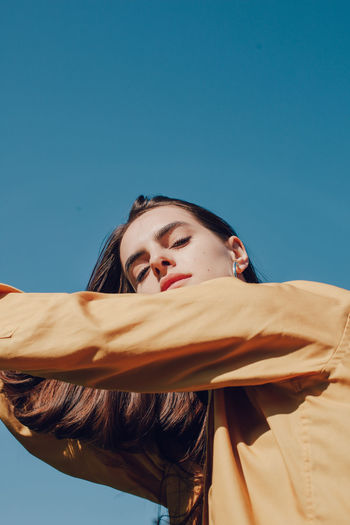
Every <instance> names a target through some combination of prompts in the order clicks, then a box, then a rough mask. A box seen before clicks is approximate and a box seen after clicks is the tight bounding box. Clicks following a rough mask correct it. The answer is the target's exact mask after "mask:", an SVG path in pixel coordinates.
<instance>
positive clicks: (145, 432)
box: [1, 195, 259, 523]
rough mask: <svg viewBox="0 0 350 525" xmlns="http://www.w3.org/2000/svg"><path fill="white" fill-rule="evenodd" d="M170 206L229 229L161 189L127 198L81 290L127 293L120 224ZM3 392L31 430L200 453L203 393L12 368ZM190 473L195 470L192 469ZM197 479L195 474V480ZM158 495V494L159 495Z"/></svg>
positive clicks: (199, 458)
mask: <svg viewBox="0 0 350 525" xmlns="http://www.w3.org/2000/svg"><path fill="white" fill-rule="evenodd" d="M165 205H173V206H178V207H181V208H183V209H185V210H187V211H188V212H190V213H191V214H192V215H193V216H194V217H195V218H196V219H197V220H198V221H199V222H200V223H202V224H203V225H204V226H205V227H206V228H208V229H209V230H211V231H212V232H214V233H215V234H217V235H218V236H219V237H220V238H221V239H223V240H226V239H228V238H229V237H230V236H231V235H236V232H235V231H234V230H233V228H231V226H230V225H229V224H228V223H227V222H226V221H224V220H223V219H221V218H220V217H218V216H217V215H215V214H213V213H212V212H210V211H208V210H206V209H205V208H202V207H201V206H198V205H196V204H193V203H190V202H187V201H183V200H180V199H171V198H168V197H164V196H156V197H153V198H145V197H144V196H142V195H141V196H139V197H138V198H137V199H136V201H135V202H134V204H133V206H132V208H131V211H130V213H129V217H128V220H127V222H126V223H125V224H123V225H121V226H118V227H117V228H116V229H115V230H114V231H113V233H112V234H111V235H110V237H109V238H108V239H107V241H106V243H105V245H104V247H103V249H102V251H101V254H100V256H99V258H98V260H97V263H96V265H95V267H94V269H93V272H92V275H91V277H90V280H89V283H88V286H87V290H90V291H96V292H104V293H134V290H133V288H132V286H131V285H130V283H129V282H128V280H127V279H126V277H125V275H124V272H123V268H122V265H121V262H120V256H119V249H120V243H121V240H122V237H123V235H124V233H125V231H126V229H127V227H128V226H129V225H130V224H131V223H132V222H133V221H134V220H135V219H136V218H138V217H139V216H140V215H142V214H143V213H145V212H146V211H148V210H151V209H153V208H156V207H158V206H165ZM243 276H244V277H245V280H246V281H247V282H255V283H256V282H259V279H258V277H257V275H256V272H255V270H254V267H253V265H252V264H251V263H249V266H248V267H247V268H246V270H245V271H244V272H243ZM1 378H2V379H3V381H4V392H5V393H6V395H7V397H8V398H9V399H10V401H11V402H12V404H13V406H14V411H15V416H16V417H17V419H18V420H19V421H20V422H21V423H23V424H24V425H26V426H28V427H29V428H30V429H32V430H34V431H36V432H43V433H53V434H54V435H55V436H56V437H57V438H58V439H60V438H73V439H80V440H83V441H86V442H88V443H90V444H92V445H95V446H96V447H99V448H102V449H107V450H111V451H120V450H127V451H129V452H133V451H135V452H139V451H143V450H145V449H147V447H148V445H149V446H150V444H151V443H152V446H154V445H156V447H157V448H158V451H159V454H160V455H161V456H162V457H163V458H164V459H166V460H168V461H169V462H172V463H176V464H177V465H179V466H180V467H181V466H183V472H184V475H186V476H188V475H193V476H194V473H190V472H188V470H187V467H186V465H188V464H191V465H194V464H195V465H197V467H198V468H199V471H200V469H201V468H202V467H203V465H204V458H205V422H206V414H207V395H206V392H197V393H195V392H182V393H178V392H168V393H162V394H142V393H133V392H120V391H107V390H98V389H93V388H87V387H82V386H77V385H72V384H69V383H65V382H62V381H58V380H53V379H42V378H38V377H32V376H29V375H26V374H20V373H17V372H10V371H7V372H2V373H1ZM197 473H198V469H197ZM199 482H200V480H199ZM159 500H160V501H162V500H163V495H162V494H160V495H159ZM201 505H202V497H199V498H198V499H197V501H196V503H195V506H194V507H193V508H192V510H191V511H190V512H189V514H187V515H186V516H184V521H183V523H188V522H189V520H191V522H192V523H199V522H200V510H201Z"/></svg>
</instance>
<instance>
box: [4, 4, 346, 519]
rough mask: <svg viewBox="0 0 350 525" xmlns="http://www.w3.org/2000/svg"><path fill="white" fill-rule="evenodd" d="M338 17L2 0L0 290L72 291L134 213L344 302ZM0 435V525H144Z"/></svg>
mask: <svg viewBox="0 0 350 525" xmlns="http://www.w3.org/2000/svg"><path fill="white" fill-rule="evenodd" d="M349 15H350V7H349V2H346V1H337V0H334V1H332V2H330V1H323V0H302V1H301V0H295V1H293V2H281V1H272V0H266V1H264V2H261V1H258V0H255V1H254V0H251V1H249V0H239V1H238V0H237V1H233V0H232V1H220V0H215V1H206V0H202V1H199V0H198V1H193V0H186V1H183V0H181V1H179V0H176V1H172V0H169V1H166V2H165V1H153V0H148V1H140V0H132V1H131V0H129V1H127V0H124V1H117V0H115V1H105V0H99V1H97V0H95V1H91V0H69V1H68V0H56V1H51V2H47V1H44V0H41V1H39V0H35V1H32V2H27V1H24V0H17V1H16V2H10V1H7V2H6V1H0V49H1V52H0V67H1V82H0V93H1V97H0V170H1V171H0V178H1V186H0V188H1V206H0V238H1V246H2V250H1V253H0V281H2V282H8V283H11V284H13V285H15V286H17V287H19V288H22V289H23V290H26V291H42V292H46V291H75V290H79V289H83V288H84V287H85V286H86V283H87V280H88V277H89V273H90V271H91V269H92V267H93V265H94V262H95V259H96V257H97V255H98V251H99V248H100V246H101V243H102V241H103V239H104V238H105V236H106V235H107V234H108V233H109V232H110V231H111V230H112V228H113V227H114V226H115V225H116V224H118V223H120V222H121V221H123V220H124V219H125V216H126V214H127V211H128V208H129V206H130V204H131V203H132V201H133V200H134V198H135V197H136V196H137V195H138V194H140V193H145V194H155V193H163V194H166V195H170V196H176V197H180V198H185V199H187V200H192V201H195V202H197V203H199V204H202V205H204V206H206V207H208V208H210V209H212V210H213V211H215V212H217V213H219V214H220V215H222V216H223V217H224V218H226V219H227V220H228V221H229V222H231V223H232V225H233V226H234V227H235V228H236V229H237V230H238V233H239V234H240V236H241V238H242V239H243V241H245V242H246V244H247V246H248V248H249V249H250V252H251V254H252V256H253V260H254V261H255V263H256V265H257V267H258V268H259V269H260V270H261V271H262V272H263V274H264V275H265V277H266V279H267V280H270V281H283V280H293V279H309V280H317V281H324V282H328V283H333V284H336V285H338V286H343V287H345V288H350V275H349V255H350V253H349V252H350V250H349V239H350V220H349V218H350V217H349V215H350V214H349V190H350V177H349V171H350V170H349V164H350V148H349V143H350V100H349V99H350V96H349V93H350V54H349V51H350V32H349V26H348V23H349ZM0 436H1V452H0V461H1V472H2V475H1V479H0V502H1V519H2V521H3V522H4V523H5V522H8V523H11V525H19V524H22V523H23V522H26V523H28V525H32V524H33V525H34V524H36V525H44V524H45V525H46V523H47V522H48V521H49V522H50V525H58V524H60V525H61V524H62V523H65V524H67V525H71V524H73V523H74V524H75V523H84V525H95V524H96V523H101V524H103V525H108V524H113V525H140V524H146V525H147V524H148V525H151V523H152V519H154V517H155V516H156V514H157V507H156V506H154V505H152V504H149V503H147V502H146V501H144V500H141V499H137V498H132V497H130V496H127V495H122V494H120V493H118V492H116V491H113V490H112V489H108V488H104V487H98V486H95V485H92V484H89V483H87V482H83V481H80V480H75V479H73V478H68V477H65V476H63V475H61V474H60V473H57V472H56V471H54V470H53V469H52V468H49V467H47V466H46V465H44V464H43V463H41V462H39V461H38V460H35V459H33V458H31V457H30V456H29V455H28V454H27V453H26V452H25V451H23V450H22V449H21V448H20V446H19V445H17V443H16V442H14V440H13V439H11V438H10V437H9V436H8V433H7V432H6V430H5V429H4V428H3V427H1V428H0Z"/></svg>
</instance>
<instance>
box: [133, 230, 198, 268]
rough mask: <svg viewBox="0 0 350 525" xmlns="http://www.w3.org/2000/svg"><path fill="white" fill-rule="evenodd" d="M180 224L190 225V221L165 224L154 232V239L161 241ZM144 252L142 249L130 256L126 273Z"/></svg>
mask: <svg viewBox="0 0 350 525" xmlns="http://www.w3.org/2000/svg"><path fill="white" fill-rule="evenodd" d="M179 226H189V223H188V222H184V221H174V222H170V223H169V224H166V225H165V226H163V227H162V228H160V230H158V231H157V232H156V233H155V234H154V236H153V238H154V240H155V241H158V242H159V241H160V240H161V239H162V238H163V237H164V235H166V234H167V233H169V232H170V231H172V230H174V229H175V228H178V227H179ZM144 253H145V250H140V251H138V252H135V253H133V254H132V255H130V257H128V259H127V260H126V263H125V273H128V271H129V269H130V266H131V265H132V264H133V263H134V262H135V261H136V259H138V258H139V257H141V256H142V255H144Z"/></svg>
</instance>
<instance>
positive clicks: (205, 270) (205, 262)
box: [192, 246, 231, 277]
mask: <svg viewBox="0 0 350 525" xmlns="http://www.w3.org/2000/svg"><path fill="white" fill-rule="evenodd" d="M192 265H193V269H194V272H196V273H197V272H199V273H200V274H203V275H207V276H217V277H221V276H224V275H230V269H231V259H230V256H229V254H228V252H227V250H226V248H224V249H223V248H222V246H213V247H204V248H203V247H201V248H200V249H199V250H197V251H196V252H195V254H194V256H193V257H192Z"/></svg>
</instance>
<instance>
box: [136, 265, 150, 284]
mask: <svg viewBox="0 0 350 525" xmlns="http://www.w3.org/2000/svg"><path fill="white" fill-rule="evenodd" d="M148 270H149V266H146V268H144V269H143V270H142V271H141V272H140V273H139V274H138V276H137V277H136V282H137V284H138V283H140V282H141V281H142V279H143V278H144V277H145V275H146V273H147V272H148Z"/></svg>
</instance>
